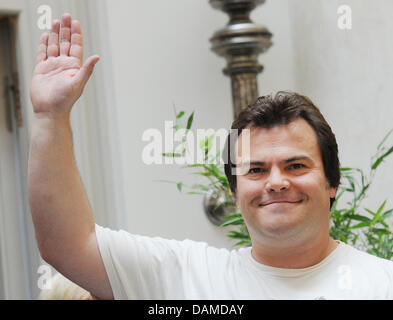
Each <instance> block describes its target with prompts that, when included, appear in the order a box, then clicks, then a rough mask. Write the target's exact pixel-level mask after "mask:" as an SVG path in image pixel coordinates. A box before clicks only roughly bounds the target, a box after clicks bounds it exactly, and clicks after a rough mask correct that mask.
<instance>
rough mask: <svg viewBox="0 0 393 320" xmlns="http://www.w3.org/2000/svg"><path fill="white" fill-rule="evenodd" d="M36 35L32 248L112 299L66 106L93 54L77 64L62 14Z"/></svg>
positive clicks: (72, 24) (73, 31) (72, 34)
mask: <svg viewBox="0 0 393 320" xmlns="http://www.w3.org/2000/svg"><path fill="white" fill-rule="evenodd" d="M61 27H62V38H61V41H60V42H59V30H60V22H59V21H54V22H53V26H52V30H51V32H50V34H49V35H48V34H47V33H44V34H43V35H42V36H41V39H40V45H39V49H38V54H37V64H36V67H35V70H34V75H33V79H32V83H31V91H30V95H31V101H32V104H33V108H34V118H33V123H32V129H31V137H30V151H29V164H28V190H29V202H30V208H31V213H32V217H33V222H34V228H35V233H36V238H37V242H38V247H39V249H40V252H41V255H42V257H43V258H44V260H45V261H47V262H48V263H49V264H51V265H53V266H54V267H55V268H56V269H57V270H58V271H59V272H61V273H62V274H64V275H65V276H66V277H68V278H69V279H70V280H72V281H73V282H75V283H77V284H78V285H80V286H81V287H83V288H85V289H86V290H88V291H90V292H91V293H92V294H93V295H95V296H97V297H100V298H104V299H108V298H113V293H112V290H111V287H110V283H109V280H108V277H107V274H106V271H105V268H104V264H103V262H102V258H101V256H100V253H99V250H98V244H97V240H96V236H95V228H94V218H93V213H92V210H91V207H90V205H89V201H88V199H87V196H86V193H85V190H84V188H83V185H82V182H81V178H80V176H79V173H78V169H77V167H76V164H75V159H74V153H73V143H72V132H71V126H70V112H71V109H72V107H73V105H74V103H75V102H76V100H78V98H79V97H80V95H81V94H82V92H83V88H84V86H85V85H86V83H87V81H88V79H89V77H90V75H91V73H92V72H93V68H94V65H95V63H96V62H97V61H98V59H99V58H98V56H92V57H90V58H88V59H87V60H86V62H85V63H84V64H83V65H82V59H83V44H82V35H81V28H80V25H79V22H78V21H75V20H74V21H72V20H71V16H70V15H68V14H65V15H63V17H62V23H61Z"/></svg>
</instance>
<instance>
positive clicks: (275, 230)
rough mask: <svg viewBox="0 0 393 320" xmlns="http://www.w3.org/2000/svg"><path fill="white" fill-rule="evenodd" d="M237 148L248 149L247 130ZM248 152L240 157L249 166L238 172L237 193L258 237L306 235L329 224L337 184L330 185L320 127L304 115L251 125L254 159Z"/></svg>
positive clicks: (239, 150)
mask: <svg viewBox="0 0 393 320" xmlns="http://www.w3.org/2000/svg"><path fill="white" fill-rule="evenodd" d="M237 148H238V151H237V155H239V154H240V155H241V150H242V149H243V150H244V149H246V148H245V147H244V146H242V139H241V136H240V137H239V139H238V144H237ZM242 156H244V155H242ZM247 158H248V157H246V159H244V158H242V159H241V160H240V158H237V159H238V161H239V162H240V163H241V165H240V169H241V168H242V167H243V168H246V169H247V170H246V171H245V172H241V173H240V172H239V173H238V175H237V176H236V177H237V192H236V195H237V204H238V206H239V208H240V210H241V212H242V214H243V218H244V220H245V222H246V225H247V227H248V231H249V232H250V236H251V238H252V239H253V238H254V239H255V238H259V239H260V240H262V241H266V240H267V239H269V238H270V239H272V238H274V239H280V240H285V239H287V240H289V239H294V237H296V238H299V237H300V238H301V239H303V240H306V239H311V238H312V237H314V236H315V235H316V234H317V233H320V232H326V231H327V230H328V228H329V208H330V197H334V196H335V193H336V188H333V187H329V185H328V182H327V179H326V177H325V174H324V169H323V163H322V158H321V153H320V150H319V146H318V142H317V136H316V133H315V132H314V130H313V129H312V127H311V126H310V125H309V124H308V123H307V122H306V121H305V120H304V119H296V120H294V121H293V122H291V123H290V124H288V125H280V126H276V127H273V128H271V129H264V128H250V156H249V159H248V161H249V165H247ZM238 161H237V163H238ZM241 161H243V163H242V162H241ZM238 166H239V164H238Z"/></svg>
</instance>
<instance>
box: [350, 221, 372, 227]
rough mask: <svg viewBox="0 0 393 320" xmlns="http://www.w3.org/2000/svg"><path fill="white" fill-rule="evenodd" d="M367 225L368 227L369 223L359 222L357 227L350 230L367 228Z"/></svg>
mask: <svg viewBox="0 0 393 320" xmlns="http://www.w3.org/2000/svg"><path fill="white" fill-rule="evenodd" d="M369 225H370V223H369V222H360V223H358V224H357V225H354V226H352V227H351V229H358V228H363V227H367V226H369Z"/></svg>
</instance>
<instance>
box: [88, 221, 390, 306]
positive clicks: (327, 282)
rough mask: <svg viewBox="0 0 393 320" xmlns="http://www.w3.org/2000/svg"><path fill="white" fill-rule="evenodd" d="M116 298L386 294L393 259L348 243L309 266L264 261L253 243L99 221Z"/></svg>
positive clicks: (382, 296) (378, 296) (365, 296)
mask: <svg viewBox="0 0 393 320" xmlns="http://www.w3.org/2000/svg"><path fill="white" fill-rule="evenodd" d="M96 235H97V241H98V245H99V249H100V252H101V256H102V259H103V261H104V265H105V268H106V272H107V274H108V277H109V281H110V284H111V287H112V290H113V294H114V297H115V299H138V300H141V299H208V300H210V299H217V300H221V299H225V300H227V299H250V300H252V299H270V300H271V299H291V300H292V299H293V300H295V299H307V300H308V299H327V300H331V299H389V300H393V261H389V260H385V259H381V258H378V257H375V256H373V255H370V254H367V253H365V252H362V251H360V250H357V249H355V248H353V247H351V246H349V245H347V244H345V243H343V242H340V243H339V245H338V246H337V247H336V249H334V251H333V252H331V253H330V255H329V256H327V257H326V258H325V259H324V260H322V261H321V262H320V263H318V264H316V265H314V266H312V267H308V268H304V269H281V268H275V267H270V266H266V265H263V264H261V263H259V262H257V261H256V260H255V259H254V258H253V257H252V255H251V247H248V248H239V249H235V250H228V249H224V248H221V249H219V248H215V247H211V246H209V245H208V244H207V243H205V242H197V241H192V240H188V239H186V240H183V241H178V240H168V239H163V238H160V237H146V236H140V235H133V234H130V233H128V232H126V231H123V230H120V231H113V230H110V229H108V228H103V227H101V226H98V225H96Z"/></svg>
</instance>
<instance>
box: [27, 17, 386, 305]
mask: <svg viewBox="0 0 393 320" xmlns="http://www.w3.org/2000/svg"><path fill="white" fill-rule="evenodd" d="M60 29H62V32H61V36H59V34H60ZM98 60H99V57H98V56H91V57H89V58H88V59H87V60H86V61H85V62H84V63H83V41H82V32H81V26H80V24H79V22H78V21H76V20H72V19H71V16H70V15H69V14H64V15H63V17H62V20H61V23H60V21H54V22H53V25H52V30H51V32H50V34H47V33H44V34H43V35H42V36H41V39H40V44H39V48H38V53H37V64H36V67H35V70H34V75H33V79H32V83H31V101H32V105H33V111H34V113H33V123H32V127H31V140H30V152H29V167H28V190H29V202H30V209H31V214H32V217H33V222H34V227H35V232H36V238H37V243H38V248H39V250H40V252H41V255H42V257H43V258H44V260H45V261H47V262H48V263H49V264H51V265H52V266H53V267H54V268H55V269H57V270H58V271H59V272H60V273H61V274H63V275H64V276H65V277H66V278H68V279H70V280H71V281H72V282H74V283H76V284H78V285H79V286H80V287H82V288H84V289H85V290H87V291H88V292H90V293H91V294H92V295H93V296H94V297H97V298H100V299H113V298H114V299H393V262H392V261H387V260H383V259H380V258H377V257H374V256H371V255H369V254H366V253H364V252H360V251H359V250H356V249H354V248H352V247H350V246H348V245H346V244H345V243H342V242H339V241H335V240H334V239H331V238H330V237H329V209H330V206H331V204H332V203H333V201H334V197H335V194H336V190H337V187H338V185H339V183H340V169H339V161H338V151H337V143H336V140H335V137H334V135H333V133H332V131H331V129H330V127H329V125H328V124H327V123H326V121H325V120H324V118H323V116H322V115H321V114H320V112H319V111H318V109H317V108H316V107H315V106H314V105H313V104H312V102H311V101H310V100H309V99H308V98H306V97H304V96H301V95H298V94H296V93H285V92H281V93H279V94H277V95H276V96H274V97H272V96H266V97H261V98H259V99H258V100H257V101H256V102H255V103H254V104H253V105H251V106H248V107H247V108H246V109H245V110H244V111H243V112H241V113H240V115H239V117H238V118H237V119H236V120H235V121H234V123H233V125H232V128H233V129H238V130H239V131H240V132H242V131H243V130H244V129H247V130H249V133H250V141H249V142H250V148H247V147H246V146H245V145H243V142H242V141H243V140H242V139H239V141H238V143H237V142H235V144H234V145H233V146H231V145H230V144H229V141H231V139H229V137H228V141H227V145H226V149H225V151H224V155H225V157H227V158H229V159H228V160H231V159H235V160H236V161H235V163H236V165H234V164H232V163H231V162H230V161H228V163H227V164H226V165H225V172H226V175H227V177H228V181H229V183H230V186H231V189H232V191H233V192H234V193H235V195H236V199H237V203H238V206H239V207H240V209H241V211H242V214H243V216H244V220H245V222H246V225H247V227H248V230H249V233H250V236H251V240H252V247H248V248H241V249H237V250H227V249H219V248H214V247H212V246H209V245H208V244H207V243H205V242H197V241H191V240H188V239H186V240H183V241H177V240H168V239H163V238H160V237H145V236H141V235H134V234H130V233H128V232H126V231H123V230H120V231H114V230H110V229H108V228H105V227H102V226H99V225H97V224H95V222H94V215H93V212H92V209H91V206H90V204H89V201H88V198H87V196H86V192H85V190H84V188H83V184H82V181H81V178H80V175H79V173H78V169H77V166H76V163H75V159H74V153H73V141H72V130H71V124H70V113H71V110H72V107H73V105H74V104H75V102H76V101H77V100H78V98H79V97H80V96H81V94H82V92H83V89H84V87H85V85H86V83H87V81H88V80H89V78H90V76H91V74H92V72H93V69H94V65H95V64H96V63H97V61H98ZM245 132H246V131H244V132H243V133H245ZM243 133H241V134H240V136H241V135H242V134H243ZM245 150H249V151H250V152H249V153H247V152H245ZM234 151H238V152H237V153H236V154H242V153H244V157H241V158H240V157H239V158H236V157H235V158H233V157H231V156H229V157H228V155H231V154H232V153H231V152H234ZM225 157H224V158H225ZM141 191H143V190H141ZM179 214H181V213H180V212H179ZM238 309H239V311H240V312H241V306H238Z"/></svg>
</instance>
